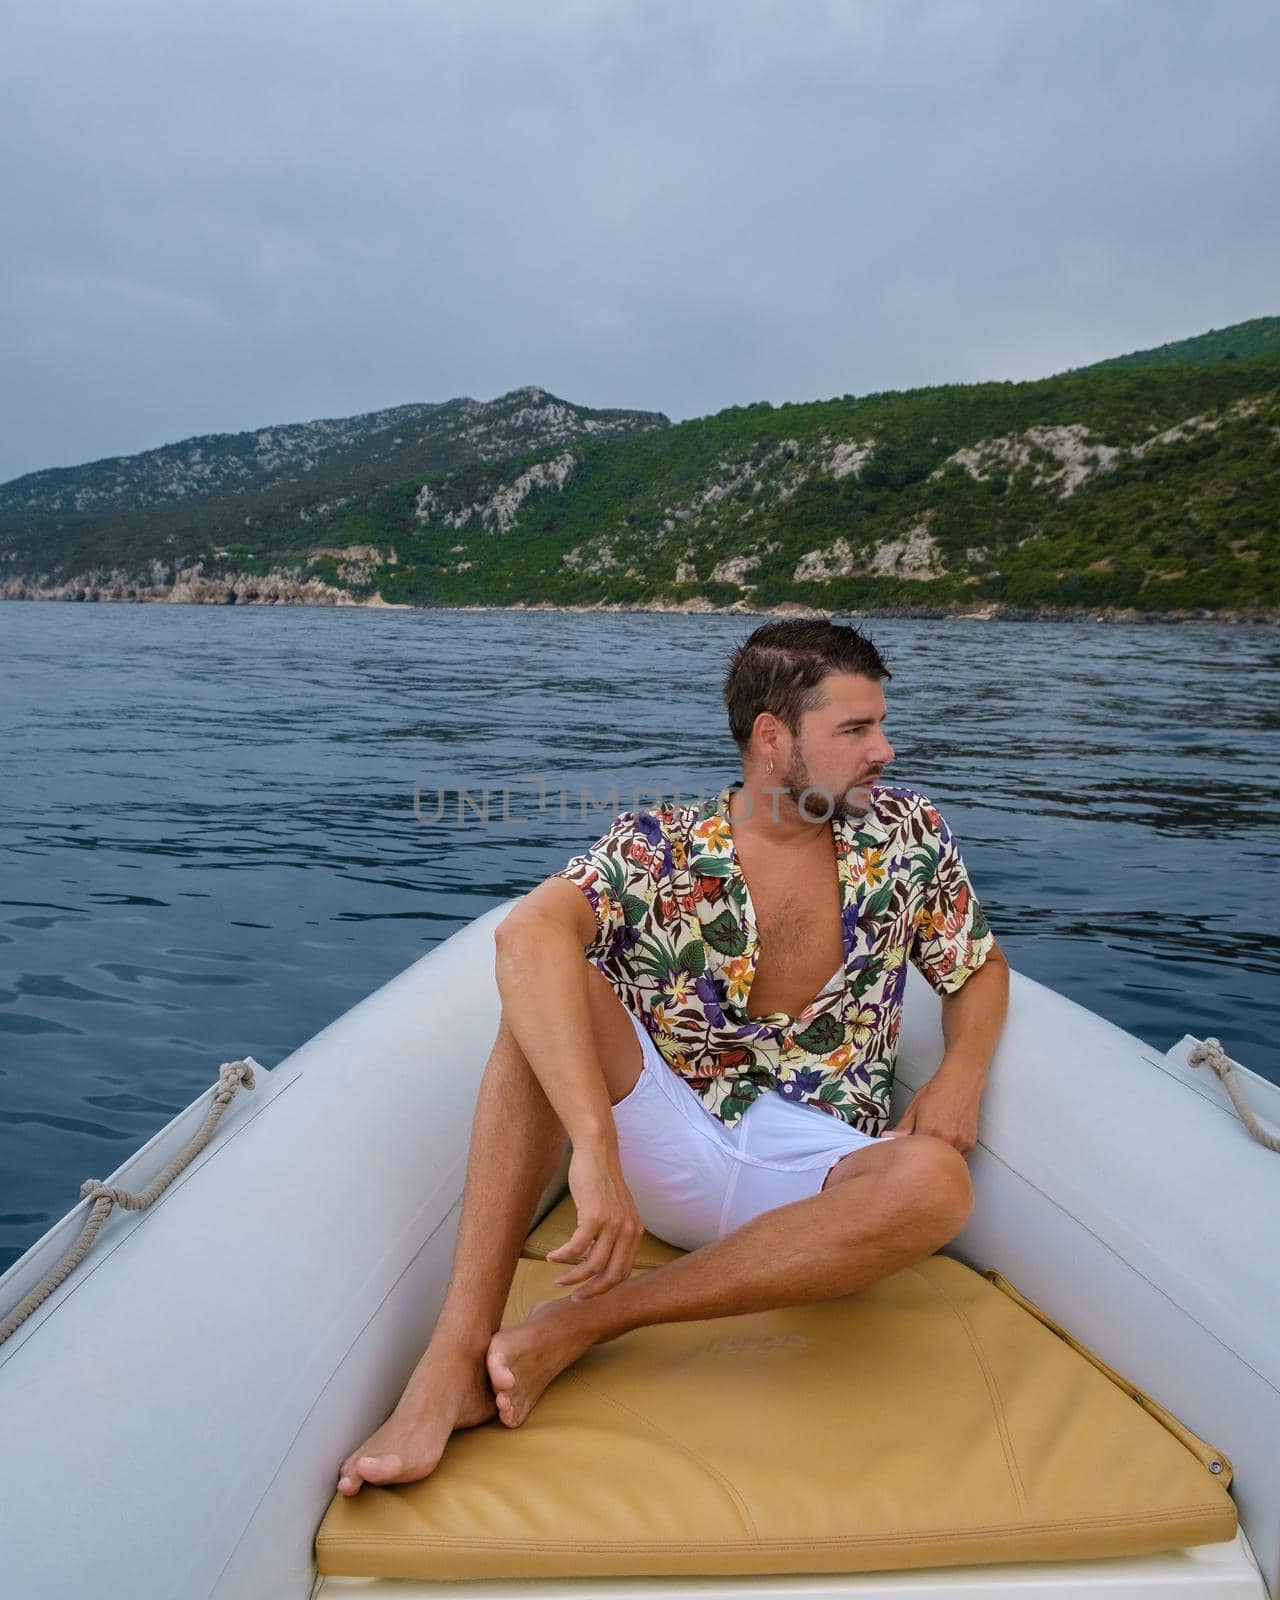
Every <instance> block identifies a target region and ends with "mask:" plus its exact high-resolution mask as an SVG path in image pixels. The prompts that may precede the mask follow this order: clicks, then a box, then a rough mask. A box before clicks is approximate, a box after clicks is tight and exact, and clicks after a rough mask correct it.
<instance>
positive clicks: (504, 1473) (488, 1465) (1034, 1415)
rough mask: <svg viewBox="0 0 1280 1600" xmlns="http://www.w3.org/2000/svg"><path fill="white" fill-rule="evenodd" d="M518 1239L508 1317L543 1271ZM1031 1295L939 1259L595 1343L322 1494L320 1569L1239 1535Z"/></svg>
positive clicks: (960, 1555) (542, 1284)
mask: <svg viewBox="0 0 1280 1600" xmlns="http://www.w3.org/2000/svg"><path fill="white" fill-rule="evenodd" d="M559 1270H561V1269H560V1268H558V1267H556V1266H555V1265H554V1264H553V1263H548V1262H546V1261H539V1260H535V1259H523V1260H521V1261H520V1262H519V1264H518V1266H517V1269H516V1276H515V1280H514V1282H513V1284H512V1291H511V1296H510V1298H509V1300H508V1302H507V1308H506V1313H505V1316H504V1324H506V1323H510V1322H512V1321H518V1320H522V1319H523V1318H524V1317H525V1316H527V1315H528V1313H529V1311H530V1309H531V1308H532V1306H533V1304H534V1303H535V1302H536V1301H537V1300H540V1299H545V1298H548V1297H550V1296H554V1295H557V1294H559V1293H561V1292H562V1291H560V1290H557V1289H556V1288H555V1286H554V1283H553V1279H554V1277H555V1274H556V1272H557V1271H559ZM1214 1459H1216V1460H1218V1461H1222V1458H1221V1457H1220V1456H1218V1455H1216V1453H1214V1452H1212V1451H1211V1450H1210V1449H1209V1447H1208V1446H1206V1445H1204V1444H1203V1443H1202V1442H1201V1441H1199V1440H1196V1439H1195V1438H1194V1436H1192V1435H1190V1434H1185V1432H1184V1438H1182V1439H1180V1438H1179V1437H1176V1436H1175V1434H1174V1433H1173V1432H1171V1431H1170V1430H1169V1428H1167V1427H1166V1426H1164V1425H1163V1424H1162V1421H1161V1420H1158V1419H1157V1418H1156V1417H1155V1416H1153V1415H1151V1414H1150V1412H1149V1411H1148V1410H1146V1409H1144V1407H1143V1406H1141V1405H1135V1404H1134V1403H1133V1400H1132V1399H1131V1398H1130V1397H1129V1395H1128V1394H1127V1393H1126V1392H1125V1391H1124V1390H1122V1389H1121V1388H1119V1387H1117V1385H1116V1383H1114V1382H1112V1381H1111V1378H1110V1377H1109V1376H1108V1375H1107V1374H1106V1373H1105V1372H1103V1371H1101V1370H1099V1367H1098V1366H1097V1365H1096V1364H1095V1363H1094V1361H1093V1360H1091V1359H1089V1358H1088V1357H1087V1355H1086V1354H1084V1353H1081V1352H1080V1351H1079V1350H1076V1349H1072V1348H1071V1346H1070V1345H1069V1344H1067V1343H1066V1342H1065V1340H1064V1339H1063V1338H1061V1337H1059V1336H1058V1334H1057V1333H1056V1332H1055V1331H1054V1329H1053V1328H1052V1326H1051V1325H1046V1323H1045V1322H1044V1321H1043V1320H1041V1319H1040V1317H1039V1316H1038V1314H1036V1313H1035V1312H1034V1309H1033V1308H1028V1307H1027V1306H1026V1305H1025V1304H1019V1303H1018V1302H1017V1301H1016V1300H1015V1299H1014V1298H1012V1297H1011V1295H1009V1294H1005V1293H1002V1292H1001V1291H1000V1289H999V1288H997V1287H996V1286H995V1285H994V1284H993V1283H990V1282H988V1281H987V1280H986V1279H984V1278H982V1277H981V1276H979V1275H978V1274H977V1273H976V1272H973V1271H971V1270H970V1269H969V1268H968V1267H965V1266H963V1265H961V1264H960V1263H959V1262H956V1261H953V1260H950V1259H949V1258H947V1257H945V1256H933V1257H930V1258H929V1259H928V1260H926V1261H924V1262H922V1263H921V1264H920V1265H919V1266H916V1267H910V1268H907V1269H906V1270H904V1271H902V1272H897V1273H895V1274H893V1276H891V1277H889V1278H886V1279H883V1280H882V1281H881V1282H880V1283H877V1284H874V1285H873V1286H872V1287H871V1288H869V1289H866V1290H864V1291H863V1292H862V1293H861V1294H857V1295H851V1296H848V1297H847V1298H844V1299H841V1300H832V1301H827V1302H825V1303H823V1304H819V1305H810V1306H797V1307H792V1308H788V1309H785V1310H779V1311H769V1312H760V1313H752V1314H749V1315H746V1316H738V1317H728V1318H719V1319H715V1320H711V1321H703V1322H679V1323H667V1324H663V1325H659V1326H655V1327H648V1328H640V1329H637V1330H635V1331H634V1332H631V1333H628V1334H624V1335H622V1336H621V1337H620V1338H618V1339H614V1340H611V1341H610V1342H609V1343H607V1344H602V1345H597V1346H596V1347H595V1348H594V1349H593V1350H590V1351H588V1352H587V1354H586V1355H585V1356H584V1357H583V1358H582V1359H581V1360H580V1361H578V1362H577V1363H575V1365H574V1366H572V1367H571V1368H569V1370H568V1371H567V1372H565V1373H563V1374H562V1375H561V1376H560V1377H559V1378H558V1379H556V1381H555V1382H554V1383H553V1384H551V1385H550V1387H549V1388H548V1389H547V1391H546V1393H545V1394H544V1395H543V1397H542V1399H541V1400H540V1401H539V1403H538V1405H537V1406H536V1407H535V1408H534V1410H533V1412H532V1413H531V1415H530V1416H529V1418H528V1420H527V1421H526V1422H525V1424H524V1425H523V1426H522V1427H520V1428H515V1429H508V1428H505V1427H503V1425H502V1424H501V1423H500V1422H498V1421H496V1420H494V1421H492V1422H489V1423H486V1424H484V1425H483V1426H482V1427H479V1428H473V1429H467V1430H464V1431H462V1432H459V1433H457V1434H455V1435H454V1437H453V1439H452V1440H451V1441H450V1443H449V1446H448V1448H447V1450H446V1452H445V1455H444V1459H443V1460H442V1461H441V1463H440V1465H439V1466H438V1467H437V1468H436V1471H435V1472H434V1473H433V1474H432V1476H431V1477H430V1478H427V1479H426V1480H424V1481H422V1482H420V1483H415V1484H405V1485H401V1486H396V1487H393V1488H383V1489H379V1488H370V1487H368V1486H366V1487H365V1488H364V1489H362V1490H361V1492H360V1494H359V1495H358V1496H356V1497H355V1498H354V1499H351V1500H348V1499H346V1498H345V1497H344V1496H342V1495H336V1496H335V1498H334V1500H333V1503H332V1504H331V1506H330V1508H329V1511H328V1513H327V1514H326V1516H325V1519H324V1522H323V1523H322V1525H321V1527H320V1530H319V1533H318V1535H317V1538H316V1558H317V1565H318V1567H319V1570H320V1571H321V1572H322V1573H326V1574H335V1575H338V1574H341V1575H346V1576H370V1577H372V1576H377V1577H390V1578H420V1579H421V1578H426V1579H460V1578H524V1577H534V1576H538V1577H553V1576H589V1575H592V1576H618V1575H627V1574H632V1575H639V1574H646V1575H654V1574H663V1573H670V1574H698V1573H704V1574H713V1573H770V1572H858V1571H868V1570H875V1569H885V1568H907V1567H928V1566H938V1565H944V1564H951V1563H964V1564H968V1563H982V1562H998V1561H1012V1560H1027V1559H1031V1560H1036V1559H1040V1560H1052V1559H1069V1558H1073V1557H1087V1556H1103V1555H1114V1554H1138V1553H1145V1552H1149V1551H1153V1550H1163V1549H1172V1548H1177V1547H1181V1546H1187V1545H1194V1544H1207V1543H1213V1542H1216V1541H1219V1540H1223V1539H1229V1538H1231V1537H1233V1535H1234V1533H1235V1529H1236V1513H1235V1506H1234V1504H1233V1502H1232V1500H1231V1498H1230V1496H1229V1495H1228V1494H1227V1492H1226V1483H1227V1482H1228V1481H1229V1477H1230V1473H1229V1466H1227V1465H1226V1464H1225V1463H1224V1470H1223V1472H1222V1473H1221V1474H1220V1475H1219V1476H1214V1475H1213V1474H1212V1473H1211V1472H1210V1470H1209V1467H1208V1463H1209V1461H1210V1460H1214Z"/></svg>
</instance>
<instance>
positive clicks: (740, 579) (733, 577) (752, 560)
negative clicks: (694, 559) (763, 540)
mask: <svg viewBox="0 0 1280 1600" xmlns="http://www.w3.org/2000/svg"><path fill="white" fill-rule="evenodd" d="M777 548H778V546H777V542H776V541H772V540H771V541H770V543H768V544H767V545H765V547H764V550H763V552H760V551H748V552H746V553H744V554H743V555H740V556H727V557H726V558H725V559H724V560H723V561H718V562H717V563H716V564H715V566H714V567H712V569H711V574H710V578H711V582H712V583H736V584H737V585H738V587H739V588H740V589H753V588H754V587H755V585H754V584H751V583H748V582H747V573H748V572H753V571H754V570H755V568H756V567H758V566H759V565H760V562H761V560H762V559H763V556H766V555H770V554H772V552H773V551H775V550H776V549H777Z"/></svg>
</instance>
